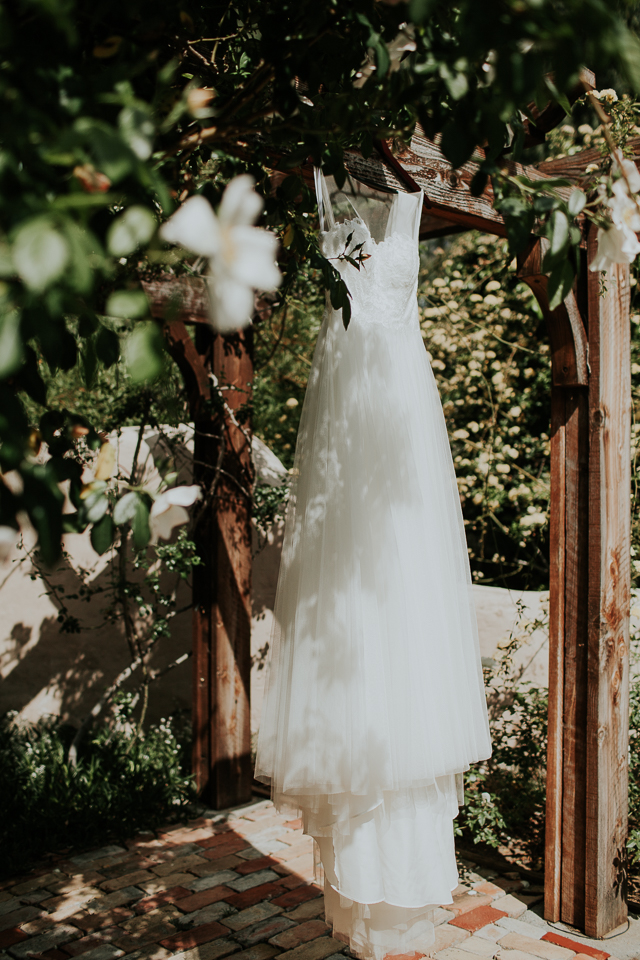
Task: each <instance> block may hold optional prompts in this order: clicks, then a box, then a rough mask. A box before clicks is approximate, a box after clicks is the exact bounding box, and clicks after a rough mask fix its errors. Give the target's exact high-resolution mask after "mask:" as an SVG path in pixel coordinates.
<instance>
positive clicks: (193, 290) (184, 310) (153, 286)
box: [140, 273, 211, 325]
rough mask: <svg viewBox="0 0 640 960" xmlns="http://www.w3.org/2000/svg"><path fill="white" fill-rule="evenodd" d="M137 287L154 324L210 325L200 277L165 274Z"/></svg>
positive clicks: (204, 288) (206, 297)
mask: <svg viewBox="0 0 640 960" xmlns="http://www.w3.org/2000/svg"><path fill="white" fill-rule="evenodd" d="M140 285H141V287H142V289H143V290H144V292H145V293H146V295H147V299H148V301H149V307H150V310H151V316H152V317H154V318H155V319H156V320H164V321H166V322H167V323H172V322H173V321H180V322H181V323H189V324H192V323H204V324H208V325H210V324H211V318H210V315H209V300H208V293H207V284H206V280H205V279H204V278H203V277H174V276H173V275H172V274H169V273H167V274H165V275H164V276H161V277H158V278H157V279H156V280H143V281H142V282H141V284H140Z"/></svg>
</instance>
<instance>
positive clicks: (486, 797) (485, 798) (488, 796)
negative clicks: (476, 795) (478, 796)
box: [482, 792, 491, 803]
mask: <svg viewBox="0 0 640 960" xmlns="http://www.w3.org/2000/svg"><path fill="white" fill-rule="evenodd" d="M482 799H483V801H484V802H485V803H491V794H490V793H486V792H484V793H483V794H482Z"/></svg>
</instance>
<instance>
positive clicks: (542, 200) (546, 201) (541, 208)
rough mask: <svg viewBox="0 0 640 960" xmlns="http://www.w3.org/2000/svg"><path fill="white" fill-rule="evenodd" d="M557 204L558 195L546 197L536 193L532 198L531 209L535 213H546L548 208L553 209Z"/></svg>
mask: <svg viewBox="0 0 640 960" xmlns="http://www.w3.org/2000/svg"><path fill="white" fill-rule="evenodd" d="M559 204H560V199H559V198H558V197H547V196H545V195H544V194H538V196H537V197H534V198H533V209H534V210H535V212H536V213H548V212H549V211H550V210H555V208H556V207H557V206H558V205H559Z"/></svg>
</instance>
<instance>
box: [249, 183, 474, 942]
mask: <svg viewBox="0 0 640 960" xmlns="http://www.w3.org/2000/svg"><path fill="white" fill-rule="evenodd" d="M316 182H317V187H318V191H319V207H320V229H321V245H322V249H323V253H324V255H325V256H326V257H329V258H336V257H339V256H340V254H341V253H342V252H343V251H344V249H345V242H346V240H347V238H348V236H349V234H352V235H353V236H352V238H351V241H350V243H349V248H348V249H349V251H351V250H352V249H353V247H354V245H356V244H359V243H361V242H364V247H363V248H362V249H363V252H364V253H365V254H366V255H368V256H369V259H367V260H366V261H364V263H363V265H362V266H361V268H360V270H357V269H356V268H355V267H354V266H353V265H351V264H349V263H348V262H347V261H345V260H343V259H337V260H336V259H333V260H332V262H333V263H334V264H336V265H337V266H338V268H339V270H340V272H341V274H342V276H343V278H344V279H345V281H346V283H347V286H348V288H349V290H350V292H351V296H352V311H353V312H352V318H351V323H350V325H349V328H348V329H347V330H345V329H344V326H343V322H342V314H341V313H340V312H336V311H334V310H332V309H331V307H330V306H327V310H326V312H325V316H324V321H323V325H322V329H321V331H320V336H319V338H318V343H317V346H316V350H315V355H314V359H313V366H312V370H311V374H310V377H309V384H308V387H307V394H306V398H305V402H304V408H303V411H302V418H301V422H300V431H299V435H298V444H297V449H296V458H295V467H294V471H293V473H294V479H293V485H292V490H291V496H290V501H289V506H288V513H287V520H286V529H285V540H284V549H283V555H282V564H281V569H280V577H279V581H278V592H277V597H276V605H275V620H276V624H277V631H276V634H275V635H274V637H273V640H272V646H271V651H270V669H269V675H268V680H267V689H266V693H265V703H264V707H263V714H262V722H261V726H260V733H259V739H258V753H257V763H256V777H257V778H258V779H260V780H262V781H263V782H265V783H269V784H271V789H272V795H273V799H274V801H275V804H276V806H277V808H278V809H279V810H286V811H290V812H292V813H295V812H297V815H299V816H301V817H302V819H303V823H304V830H305V833H307V834H309V835H310V836H312V837H314V839H315V840H316V842H317V850H318V852H319V855H320V859H321V861H322V866H323V868H324V883H325V901H326V912H327V922H329V923H331V924H333V928H334V933H335V935H336V936H339V937H340V938H341V939H343V940H348V942H349V944H350V946H351V949H352V951H353V952H354V953H356V954H357V955H358V956H359V957H362V958H367V960H368V958H371V960H382V958H383V957H384V956H385V955H386V954H406V953H412V952H414V951H417V952H419V953H425V952H427V951H428V949H429V947H430V945H431V944H432V943H433V939H434V932H433V924H432V922H431V920H430V916H431V915H432V912H433V909H434V906H436V905H438V904H445V903H450V902H451V891H452V890H453V889H454V888H455V887H456V885H457V882H458V876H457V869H456V861H455V851H454V842H453V819H454V818H455V816H456V814H457V812H458V804H459V800H460V801H461V797H460V792H461V791H460V788H461V774H462V773H463V772H464V771H465V770H467V769H468V767H469V764H471V763H474V762H476V761H478V760H483V759H486V758H487V757H488V756H489V755H490V752H491V748H490V738H489V728H488V722H487V713H486V705H485V696H484V688H483V680H482V669H481V663H480V653H479V647H478V639H477V627H476V622H475V612H474V608H473V601H472V596H471V579H470V573H469V563H468V557H467V547H466V541H465V534H464V526H463V521H462V513H461V510H460V501H459V498H458V490H457V485H456V479H455V475H454V470H453V462H452V458H451V452H450V449H449V442H448V437H447V431H446V427H445V422H444V416H443V412H442V406H441V403H440V398H439V396H438V391H437V387H436V383H435V380H434V377H433V374H432V371H431V367H430V365H429V360H428V357H427V353H426V351H425V348H424V344H423V341H422V337H421V333H420V326H419V317H418V305H417V300H416V290H417V283H418V268H419V256H418V230H419V223H420V214H421V209H422V194H421V193H419V194H397V195H395V196H394V198H393V201H392V202H391V204H390V206H388V207H385V205H384V204H378V205H377V206H378V208H379V209H378V211H377V213H376V214H375V215H374V216H372V217H369V218H368V220H369V222H368V223H367V222H365V219H363V217H361V216H360V215H356V216H355V217H353V216H352V217H351V219H350V220H348V221H346V222H342V223H337V222H335V220H334V216H333V213H332V208H331V202H330V196H329V192H328V189H327V185H326V182H325V180H324V177H323V176H322V174H320V173H319V172H318V177H317V181H316ZM375 206H376V204H375V202H372V201H369V202H368V204H367V210H368V209H369V208H371V207H375ZM362 212H363V214H365V213H366V212H367V211H365V209H364V207H363V211H362ZM381 212H382V213H384V214H388V216H387V217H386V228H385V229H384V232H383V233H382V232H379V234H378V240H377V241H376V239H375V232H376V231H375V230H374V227H373V226H372V224H373V223H374V221H377V222H378V225H380V220H381V216H380V213H381ZM325 218H326V221H327V222H326V230H325V229H324V226H325ZM372 230H373V232H374V235H372Z"/></svg>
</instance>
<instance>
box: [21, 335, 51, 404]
mask: <svg viewBox="0 0 640 960" xmlns="http://www.w3.org/2000/svg"><path fill="white" fill-rule="evenodd" d="M14 383H15V386H16V387H17V389H18V390H24V392H25V393H27V394H28V395H29V396H30V397H31V399H32V400H35V401H36V403H39V404H41V405H42V406H44V405H45V403H46V402H47V388H46V387H45V385H44V380H43V379H42V377H41V376H40V370H39V369H38V358H37V356H36V352H35V350H33V349H32V347H26V348H25V362H24V365H23V366H22V368H21V370H20V372H19V373H18V375H17V376H16V379H15V381H14Z"/></svg>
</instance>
